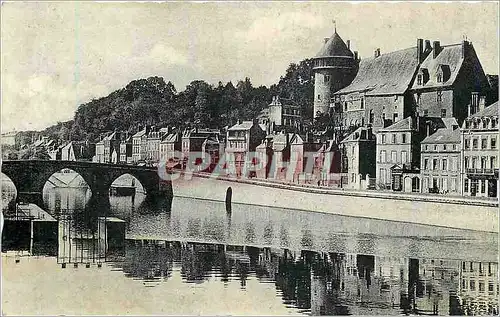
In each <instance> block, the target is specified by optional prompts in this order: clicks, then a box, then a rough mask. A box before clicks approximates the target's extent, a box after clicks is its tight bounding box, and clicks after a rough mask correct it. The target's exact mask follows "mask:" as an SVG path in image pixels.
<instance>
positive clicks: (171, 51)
mask: <svg viewBox="0 0 500 317" xmlns="http://www.w3.org/2000/svg"><path fill="white" fill-rule="evenodd" d="M146 62H153V63H164V64H170V65H172V64H173V65H187V64H188V58H187V55H186V54H182V53H181V52H179V51H177V50H176V49H175V48H173V47H171V46H166V45H164V44H161V43H159V44H156V45H155V46H154V47H153V48H152V49H151V51H150V52H149V55H148V56H147V57H146Z"/></svg>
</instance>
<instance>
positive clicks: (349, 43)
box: [347, 40, 351, 50]
mask: <svg viewBox="0 0 500 317" xmlns="http://www.w3.org/2000/svg"><path fill="white" fill-rule="evenodd" d="M347 49H348V50H350V49H351V40H347Z"/></svg>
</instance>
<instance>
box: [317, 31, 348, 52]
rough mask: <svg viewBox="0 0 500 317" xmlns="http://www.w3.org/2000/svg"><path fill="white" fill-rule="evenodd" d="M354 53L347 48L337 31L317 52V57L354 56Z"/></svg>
mask: <svg viewBox="0 0 500 317" xmlns="http://www.w3.org/2000/svg"><path fill="white" fill-rule="evenodd" d="M353 55H354V54H353V53H352V52H351V51H350V50H349V49H348V48H347V45H346V44H345V43H344V41H343V40H342V38H341V37H340V36H339V35H338V34H337V31H335V33H333V35H332V36H331V37H330V38H329V39H328V41H327V42H326V43H325V45H323V47H322V48H321V50H320V51H319V52H318V54H316V57H328V56H351V57H352V56H353Z"/></svg>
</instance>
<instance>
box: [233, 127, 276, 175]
mask: <svg viewBox="0 0 500 317" xmlns="http://www.w3.org/2000/svg"><path fill="white" fill-rule="evenodd" d="M265 137H266V132H265V128H264V129H263V128H262V127H261V126H260V125H259V123H258V120H256V119H255V120H253V121H243V122H240V123H237V124H235V125H233V126H232V127H230V128H229V129H228V130H227V133H226V150H225V159H226V163H227V164H228V166H234V168H235V171H234V172H235V173H236V176H242V175H243V172H244V168H245V164H251V162H245V159H246V156H247V153H249V152H255V150H256V148H257V146H258V145H259V144H260V143H261V141H262V140H263V139H264V138H265Z"/></svg>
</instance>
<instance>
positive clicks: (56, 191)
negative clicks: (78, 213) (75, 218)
mask: <svg viewBox="0 0 500 317" xmlns="http://www.w3.org/2000/svg"><path fill="white" fill-rule="evenodd" d="M42 194H43V202H44V206H45V207H47V208H48V209H49V210H52V211H61V210H76V209H83V208H85V205H86V204H87V202H88V201H89V200H90V195H91V194H92V190H91V188H90V185H89V184H88V183H87V181H85V179H84V178H83V176H82V175H81V174H80V173H78V172H76V171H75V170H73V169H70V168H63V169H62V170H60V171H57V172H55V173H54V174H52V175H51V176H49V178H48V180H47V181H46V182H45V184H44V186H43V188H42Z"/></svg>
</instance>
